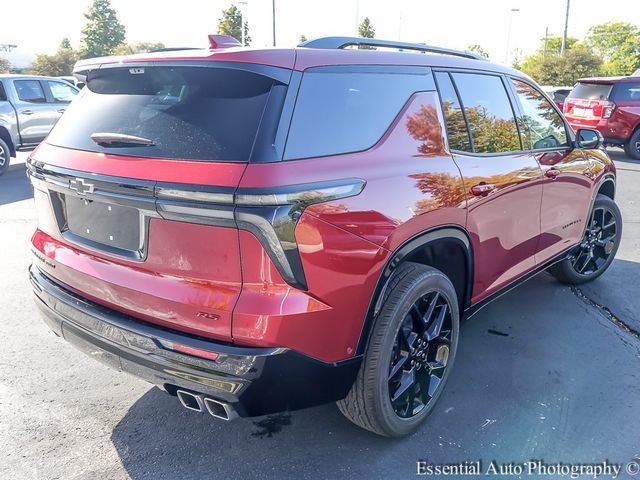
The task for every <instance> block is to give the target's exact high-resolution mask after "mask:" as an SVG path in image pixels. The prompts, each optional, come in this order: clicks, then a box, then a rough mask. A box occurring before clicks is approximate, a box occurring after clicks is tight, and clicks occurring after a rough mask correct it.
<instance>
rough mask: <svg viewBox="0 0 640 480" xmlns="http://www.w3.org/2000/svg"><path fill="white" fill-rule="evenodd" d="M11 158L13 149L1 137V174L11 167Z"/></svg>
mask: <svg viewBox="0 0 640 480" xmlns="http://www.w3.org/2000/svg"><path fill="white" fill-rule="evenodd" d="M10 160H11V150H9V146H8V145H7V144H6V143H5V141H4V140H3V139H2V138H0V175H2V174H3V173H4V172H6V171H7V170H8V169H9V163H10Z"/></svg>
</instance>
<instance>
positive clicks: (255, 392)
mask: <svg viewBox="0 0 640 480" xmlns="http://www.w3.org/2000/svg"><path fill="white" fill-rule="evenodd" d="M29 276H30V280H31V284H32V287H33V291H34V294H35V297H36V304H37V305H38V307H39V308H40V310H41V311H42V313H43V317H44V319H45V321H46V323H47V324H48V325H49V327H50V328H51V330H53V331H54V332H55V333H56V334H57V335H59V336H61V337H63V338H64V339H65V340H67V341H68V342H69V343H71V344H73V345H74V346H75V347H76V348H78V349H79V350H81V351H84V352H85V353H87V354H89V355H91V356H92V357H93V358H96V359H98V360H100V361H102V362H103V363H106V364H107V365H109V366H111V367H113V368H115V369H118V370H122V371H126V372H128V373H131V374H133V375H135V376H137V377H140V378H142V379H144V380H146V381H148V382H150V383H153V384H155V385H158V386H160V387H162V388H163V389H165V390H166V391H167V392H169V393H171V394H175V392H176V391H177V390H178V389H183V390H189V391H192V392H196V393H202V394H204V395H207V396H210V397H212V398H215V399H217V400H220V401H223V402H226V403H230V404H231V405H232V406H233V408H234V409H235V410H236V411H237V412H238V414H239V415H240V416H258V415H266V414H270V413H275V412H281V411H285V410H296V409H300V408H306V407H310V406H314V405H320V404H323V403H328V402H332V401H335V400H339V399H341V398H344V397H345V396H346V395H347V393H348V391H349V389H350V388H351V385H352V384H353V382H354V380H355V378H356V375H357V372H358V369H359V366H360V362H361V358H360V357H357V358H353V359H350V360H348V361H344V362H339V363H325V362H320V361H317V360H315V359H313V358H310V357H308V356H305V355H302V354H300V353H298V352H295V351H293V350H289V349H284V348H245V347H238V346H234V345H230V344H224V343H220V342H213V341H211V340H207V339H203V338H201V337H195V336H190V335H185V334H183V333H179V332H175V331H172V330H168V329H164V328H161V327H157V326H154V325H151V324H149V323H145V322H142V321H139V320H137V319H135V318H132V317H129V316H127V315H123V314H121V313H119V312H116V311H114V310H110V309H108V308H105V307H102V306H100V305H97V304H95V303H93V302H90V301H89V300H86V299H84V298H82V297H81V296H79V295H77V294H75V293H73V292H71V291H70V290H68V289H67V288H65V287H64V286H62V285H60V284H58V283H57V282H55V281H54V280H52V279H51V278H50V277H49V276H47V275H45V274H44V273H42V272H41V271H40V270H39V269H38V268H37V267H35V266H33V265H32V266H31V267H30V269H29ZM174 344H180V345H182V346H186V347H188V348H190V349H198V350H200V351H205V352H209V353H210V354H211V355H209V356H215V355H216V354H217V355H218V357H217V358H216V359H215V360H210V359H207V358H201V357H197V356H192V355H187V354H184V353H180V352H177V351H174V350H172V349H171V346H172V345H174Z"/></svg>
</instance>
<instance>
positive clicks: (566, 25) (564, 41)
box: [560, 0, 570, 55]
mask: <svg viewBox="0 0 640 480" xmlns="http://www.w3.org/2000/svg"><path fill="white" fill-rule="evenodd" d="M569 2H570V0H567V14H566V16H565V17H564V33H563V34H562V45H561V46H560V54H561V55H562V54H563V53H564V51H565V49H566V48H567V29H568V28H569Z"/></svg>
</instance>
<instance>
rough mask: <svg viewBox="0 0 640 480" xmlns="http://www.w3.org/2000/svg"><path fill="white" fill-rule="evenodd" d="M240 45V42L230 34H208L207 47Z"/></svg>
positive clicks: (218, 47)
mask: <svg viewBox="0 0 640 480" xmlns="http://www.w3.org/2000/svg"><path fill="white" fill-rule="evenodd" d="M241 46H242V45H241V44H240V42H239V41H238V40H236V39H235V38H233V37H232V36H230V35H209V48H210V49H211V50H218V49H221V48H233V47H241Z"/></svg>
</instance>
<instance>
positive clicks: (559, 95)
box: [542, 86, 572, 110]
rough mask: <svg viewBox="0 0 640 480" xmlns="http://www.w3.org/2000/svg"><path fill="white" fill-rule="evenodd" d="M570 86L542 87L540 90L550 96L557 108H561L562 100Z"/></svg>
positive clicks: (568, 91)
mask: <svg viewBox="0 0 640 480" xmlns="http://www.w3.org/2000/svg"><path fill="white" fill-rule="evenodd" d="M571 89H572V87H544V86H543V87H542V90H543V91H544V92H545V93H546V94H547V95H548V96H549V97H551V100H553V101H554V102H555V104H556V105H558V108H559V109H560V110H562V107H563V105H564V100H565V98H567V95H569V93H570V92H571Z"/></svg>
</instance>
